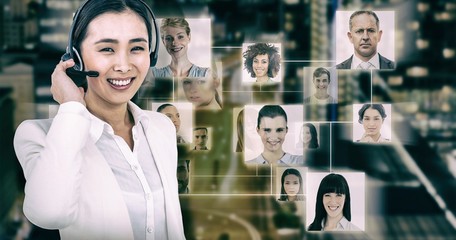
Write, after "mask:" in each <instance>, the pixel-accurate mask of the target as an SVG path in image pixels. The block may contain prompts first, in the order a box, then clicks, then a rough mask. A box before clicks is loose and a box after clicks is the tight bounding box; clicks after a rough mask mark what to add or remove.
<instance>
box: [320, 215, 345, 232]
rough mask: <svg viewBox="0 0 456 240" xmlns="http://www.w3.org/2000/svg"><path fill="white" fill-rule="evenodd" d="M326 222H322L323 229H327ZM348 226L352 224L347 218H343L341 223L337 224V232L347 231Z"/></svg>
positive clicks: (323, 220)
mask: <svg viewBox="0 0 456 240" xmlns="http://www.w3.org/2000/svg"><path fill="white" fill-rule="evenodd" d="M325 220H326V219H322V220H321V229H324V228H325ZM348 224H350V222H349V221H348V220H347V219H346V218H345V217H342V218H341V219H340V220H339V222H338V223H337V226H336V229H335V230H345V229H348V228H349V226H348Z"/></svg>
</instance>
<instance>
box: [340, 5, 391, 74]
mask: <svg viewBox="0 0 456 240" xmlns="http://www.w3.org/2000/svg"><path fill="white" fill-rule="evenodd" d="M379 25H380V24H379V20H378V17H377V15H376V14H375V13H374V12H372V11H356V12H354V13H353V14H352V15H351V16H350V21H349V27H350V31H349V32H348V33H347V36H348V39H349V40H350V42H351V43H352V44H353V48H354V51H355V54H354V55H352V56H351V57H350V58H349V59H347V60H345V61H344V62H342V63H340V64H337V66H336V68H337V69H394V68H395V67H396V64H395V63H394V62H393V61H391V60H389V59H387V58H385V57H383V56H382V55H380V54H379V53H378V52H377V44H378V42H380V39H381V38H382V33H383V31H382V30H380V26H379Z"/></svg>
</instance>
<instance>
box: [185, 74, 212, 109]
mask: <svg viewBox="0 0 456 240" xmlns="http://www.w3.org/2000/svg"><path fill="white" fill-rule="evenodd" d="M182 85H183V88H184V94H185V97H186V98H187V100H188V101H189V102H191V103H193V105H194V106H205V105H208V104H209V103H211V101H212V100H213V99H214V97H215V87H214V83H213V82H212V81H209V79H208V78H204V77H203V78H185V79H184V80H182Z"/></svg>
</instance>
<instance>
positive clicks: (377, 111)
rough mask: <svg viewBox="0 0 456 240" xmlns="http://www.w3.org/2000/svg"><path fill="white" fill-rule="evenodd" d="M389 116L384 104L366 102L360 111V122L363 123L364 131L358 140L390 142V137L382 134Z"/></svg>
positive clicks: (364, 141)
mask: <svg viewBox="0 0 456 240" xmlns="http://www.w3.org/2000/svg"><path fill="white" fill-rule="evenodd" d="M386 117H387V114H386V111H385V108H384V107H383V105H382V104H364V105H363V106H362V107H361V109H359V111H358V123H360V124H362V125H363V128H364V133H363V135H362V137H361V139H359V140H357V142H363V143H388V142H391V140H390V139H388V138H385V137H383V136H382V134H381V130H382V126H383V123H384V121H385V119H386Z"/></svg>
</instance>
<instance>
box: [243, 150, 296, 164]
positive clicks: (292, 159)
mask: <svg viewBox="0 0 456 240" xmlns="http://www.w3.org/2000/svg"><path fill="white" fill-rule="evenodd" d="M245 163H246V164H269V162H268V161H266V159H264V157H263V154H260V155H259V156H258V157H256V158H254V159H252V160H249V161H247V162H245ZM277 164H279V165H286V166H288V165H304V157H303V156H302V155H291V154H289V153H285V154H284V155H283V156H282V158H280V159H279V161H278V162H277Z"/></svg>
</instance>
